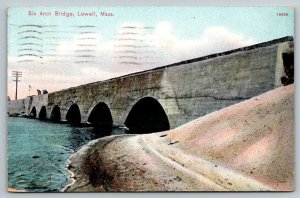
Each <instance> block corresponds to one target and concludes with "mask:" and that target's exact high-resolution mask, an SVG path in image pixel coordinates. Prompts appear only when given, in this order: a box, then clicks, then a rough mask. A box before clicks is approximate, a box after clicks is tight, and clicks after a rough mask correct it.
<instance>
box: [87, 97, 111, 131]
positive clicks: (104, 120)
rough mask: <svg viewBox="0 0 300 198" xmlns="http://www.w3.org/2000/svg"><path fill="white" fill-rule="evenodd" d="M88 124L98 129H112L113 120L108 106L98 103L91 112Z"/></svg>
mask: <svg viewBox="0 0 300 198" xmlns="http://www.w3.org/2000/svg"><path fill="white" fill-rule="evenodd" d="M88 122H90V123H92V124H93V125H94V126H98V127H112V124H113V118H112V115H111V112H110V109H109V107H108V106H107V104H105V103H104V102H100V103H98V104H97V105H96V106H95V107H94V108H93V110H92V111H91V113H90V115H89V117H88Z"/></svg>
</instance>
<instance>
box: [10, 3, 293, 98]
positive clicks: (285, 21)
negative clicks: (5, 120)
mask: <svg viewBox="0 0 300 198" xmlns="http://www.w3.org/2000/svg"><path fill="white" fill-rule="evenodd" d="M29 11H34V12H36V13H37V15H39V14H40V12H41V11H42V12H51V14H52V16H28V12H29ZM55 11H62V12H64V11H66V12H72V13H73V14H74V15H75V16H74V17H64V16H54V13H55ZM78 12H80V13H82V12H96V13H97V15H98V17H93V16H90V17H79V16H77V13H78ZM100 12H108V13H113V15H114V16H110V17H101V16H100ZM277 13H287V15H288V16H277ZM30 24H31V25H32V24H33V25H41V27H29V26H26V25H30ZM24 25H25V26H24ZM84 26H91V27H84ZM128 27H131V28H132V27H133V28H134V30H133V29H126V28H128ZM128 30H130V31H131V32H129V33H128ZM129 34H130V35H129ZM84 35H85V36H84ZM126 35H127V36H126ZM293 35H294V15H293V9H292V8H288V7H242V8H241V7H207V8H205V7H176V8H175V7H174V8H172V7H149V8H147V7H145V8H142V7H136V8H130V7H103V8H101V7H97V8H95V7H77V8H70V7H58V8H56V7H43V8H41V7H24V8H11V9H9V10H8V95H9V96H11V97H13V95H14V92H13V91H14V84H13V83H12V78H11V76H10V75H11V71H12V70H21V71H23V77H22V81H21V82H20V94H19V95H20V97H26V96H27V95H28V94H29V92H28V86H29V85H31V87H33V90H32V91H31V94H35V89H48V91H50V92H51V91H56V90H60V89H63V88H68V87H70V86H76V85H80V84H83V83H89V82H93V81H98V80H104V79H108V78H111V77H115V76H120V75H123V74H127V73H131V72H135V71H141V70H144V69H149V68H153V67H157V66H161V65H164V64H170V63H174V62H177V61H181V60H184V59H189V58H195V57H200V56H204V55H207V54H211V53H216V52H220V51H225V50H229V49H233V48H238V47H242V46H246V45H251V44H255V43H260V42H264V41H268V40H272V39H276V38H280V37H284V36H293ZM129 40H130V41H129ZM30 43H31V44H30ZM32 43H33V44H32ZM25 44H26V45H25ZM120 46H121V47H120ZM131 47H134V48H135V49H134V50H135V52H134V53H138V54H139V55H137V56H136V55H132V54H129V53H131V52H132V53H133V50H131ZM26 50H32V51H26ZM124 51H126V53H125V54H124ZM79 52H80V53H79ZM86 52H88V54H87V53H86ZM28 54H31V56H29V55H28ZM32 54H33V55H32ZM26 56H28V57H26ZM124 58H125V59H124ZM126 58H127V59H126ZM24 60H25V61H24ZM28 60H30V61H31V62H30V61H28ZM132 60H134V61H132ZM149 60H151V61H149Z"/></svg>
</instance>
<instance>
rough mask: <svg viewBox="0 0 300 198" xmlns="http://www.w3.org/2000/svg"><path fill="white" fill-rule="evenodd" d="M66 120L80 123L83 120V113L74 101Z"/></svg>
mask: <svg viewBox="0 0 300 198" xmlns="http://www.w3.org/2000/svg"><path fill="white" fill-rule="evenodd" d="M66 120H67V121H68V122H70V123H80V122H81V114H80V109H79V106H78V105H77V104H76V103H74V104H72V105H71V106H70V108H69V110H68V112H67V115H66Z"/></svg>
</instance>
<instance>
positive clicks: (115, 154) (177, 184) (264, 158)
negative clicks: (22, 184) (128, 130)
mask: <svg viewBox="0 0 300 198" xmlns="http://www.w3.org/2000/svg"><path fill="white" fill-rule="evenodd" d="M294 125H295V123H294V85H289V86H285V87H279V88H277V89H275V90H272V91H269V92H267V93H265V94H262V95H260V96H257V97H254V98H252V99H249V100H247V101H244V102H241V103H238V104H236V105H232V106H230V107H227V108H225V109H223V110H220V111H217V112H214V113H211V114H208V115H206V116H204V117H201V118H198V119H196V120H194V121H192V122H189V123H187V124H185V125H183V126H181V127H178V128H176V129H173V130H170V131H165V132H160V133H153V134H146V135H120V136H110V137H106V138H101V139H97V140H93V141H91V142H90V143H89V144H87V145H86V146H84V147H83V148H82V149H80V150H79V151H78V152H77V153H75V154H74V155H72V156H71V158H70V159H69V165H68V170H69V171H70V172H71V173H72V178H73V179H74V181H73V182H72V184H70V185H69V186H67V187H66V188H65V189H63V191H68V192H95V191H293V190H294V130H295V129H294Z"/></svg>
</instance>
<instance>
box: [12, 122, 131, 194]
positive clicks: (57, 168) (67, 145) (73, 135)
mask: <svg viewBox="0 0 300 198" xmlns="http://www.w3.org/2000/svg"><path fill="white" fill-rule="evenodd" d="M124 132H125V131H124V130H122V129H119V128H116V127H113V128H94V127H91V126H78V125H77V126H72V125H70V124H58V123H53V122H48V121H40V120H36V119H26V118H13V117H9V118H8V152H7V157H8V185H9V187H12V188H16V189H24V190H26V191H30V192H51V191H59V190H60V189H62V188H63V187H64V186H66V185H67V184H69V183H70V182H71V181H70V179H69V173H68V172H67V171H66V170H65V166H66V162H67V159H68V158H69V157H70V155H71V154H73V153H74V152H76V151H77V150H78V149H79V148H80V147H81V146H83V145H85V144H86V143H87V142H89V141H90V140H92V139H95V138H100V137H104V136H107V135H111V134H113V135H116V134H123V133H124Z"/></svg>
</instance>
